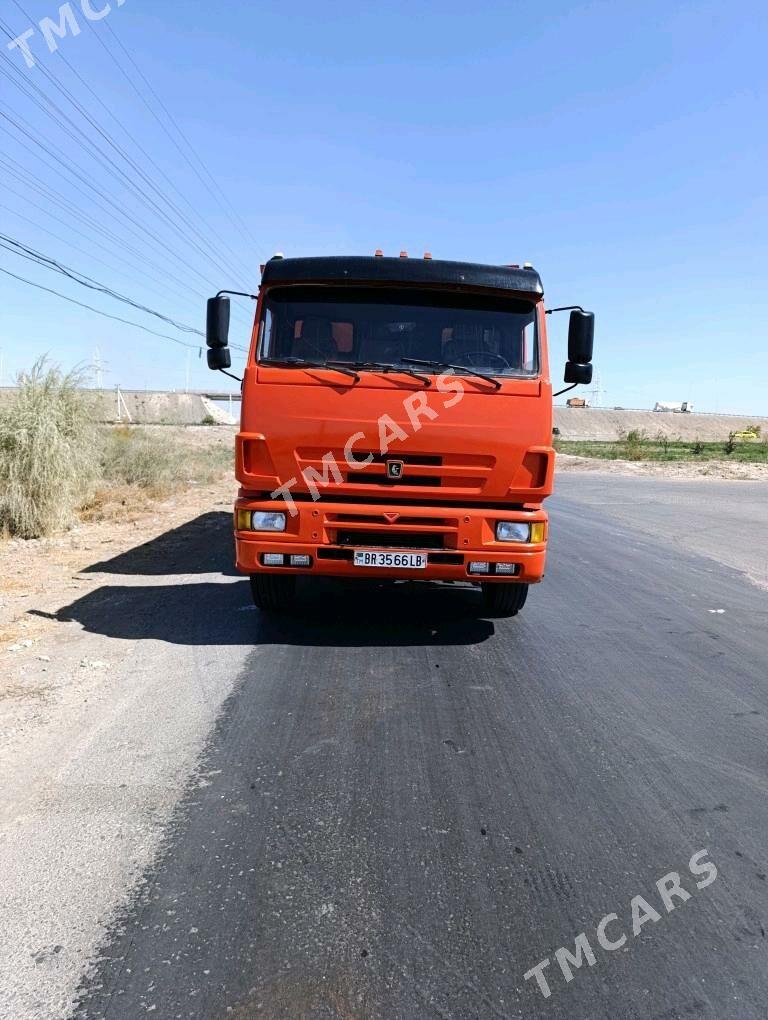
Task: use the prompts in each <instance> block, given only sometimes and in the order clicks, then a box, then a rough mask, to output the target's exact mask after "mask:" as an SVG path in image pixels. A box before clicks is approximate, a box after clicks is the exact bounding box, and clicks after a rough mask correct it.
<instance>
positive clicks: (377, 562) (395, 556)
mask: <svg viewBox="0 0 768 1020" xmlns="http://www.w3.org/2000/svg"><path fill="white" fill-rule="evenodd" d="M354 564H355V566H356V567H395V568H397V567H400V568H401V569H403V568H404V569H406V570H423V569H424V568H425V567H426V565H427V554H426V553H412V552H378V551H376V550H375V549H356V550H355V558H354Z"/></svg>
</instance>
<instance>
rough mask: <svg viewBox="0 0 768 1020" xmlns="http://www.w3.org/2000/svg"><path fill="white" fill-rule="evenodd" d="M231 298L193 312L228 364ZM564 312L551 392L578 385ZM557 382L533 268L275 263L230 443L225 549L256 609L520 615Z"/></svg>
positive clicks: (548, 475) (582, 371) (532, 562)
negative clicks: (362, 586)
mask: <svg viewBox="0 0 768 1020" xmlns="http://www.w3.org/2000/svg"><path fill="white" fill-rule="evenodd" d="M228 321H229V300H228V297H227V296H226V294H225V293H224V292H222V293H220V294H219V295H217V297H215V298H212V299H211V300H210V301H209V303H208V329H207V341H208V345H209V348H210V350H209V352H208V362H209V365H210V367H212V368H218V369H224V370H226V369H227V368H228V367H229V366H230V356H229V351H228V350H227V330H228ZM592 331H593V317H592V316H591V314H590V313H586V312H583V311H582V310H580V309H575V310H573V311H572V312H571V324H570V329H569V361H568V364H567V366H566V381H567V382H570V383H571V384H572V385H576V384H577V383H579V382H588V381H589V379H590V378H591V356H592ZM554 466H555V455H554V451H553V448H552V384H551V381H550V374H549V364H548V356H547V331H546V319H545V309H544V302H543V287H542V283H541V279H540V277H539V274H538V273H537V272H536V271H535V270H534V269H533V268H532V267H530V266H528V265H526V266H524V267H519V266H491V265H479V264H474V263H465V262H452V261H443V260H437V259H432V258H430V257H425V258H424V259H411V258H408V257H406V256H405V253H403V255H402V256H401V257H400V258H385V257H384V256H382V255H380V254H378V253H377V255H375V256H371V257H360V256H350V257H345V256H335V257H312V258H290V259H288V258H283V257H281V256H276V257H275V258H273V259H271V260H270V261H269V262H268V263H267V264H266V265H265V266H264V267H263V271H262V277H261V286H260V288H259V293H258V295H257V306H256V315H255V323H254V329H253V335H252V341H251V347H250V352H249V355H248V361H247V364H246V367H245V372H244V377H243V380H242V412H241V422H240V430H239V432H238V435H237V438H236V474H237V479H238V481H239V484H240V490H239V495H238V498H237V502H236V505H235V514H234V527H235V550H236V561H237V567H238V570H240V571H241V572H242V573H244V574H247V575H249V577H250V579H251V587H252V591H253V596H254V599H255V601H256V603H257V605H258V606H260V607H261V608H262V609H266V610H272V611H284V610H286V609H288V608H290V606H291V604H292V602H293V599H294V595H295V588H296V580H297V577H298V576H299V575H310V576H321V575H323V576H331V577H336V578H343V579H349V580H350V581H353V580H354V579H359V578H378V579H386V578H390V579H403V580H405V579H407V580H429V581H445V582H461V583H464V584H467V583H469V584H476V585H480V586H481V588H482V593H483V603H484V610H485V612H487V613H490V614H493V615H501V616H511V615H514V614H516V613H517V612H518V611H519V610H520V609H521V608H522V606H523V604H524V602H525V599H526V595H527V592H528V587H529V585H531V584H535V583H537V582H539V581H541V579H542V578H543V576H544V567H545V560H546V549H547V535H548V519H547V513H546V511H545V509H544V506H543V503H544V500H545V499H546V498H547V496H549V495H550V494H551V492H552V486H553V476H554Z"/></svg>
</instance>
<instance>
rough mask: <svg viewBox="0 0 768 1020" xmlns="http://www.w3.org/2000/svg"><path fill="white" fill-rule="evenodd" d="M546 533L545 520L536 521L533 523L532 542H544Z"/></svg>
mask: <svg viewBox="0 0 768 1020" xmlns="http://www.w3.org/2000/svg"><path fill="white" fill-rule="evenodd" d="M545 533H546V525H545V523H544V521H534V522H533V524H532V525H531V542H543V541H544V535H545Z"/></svg>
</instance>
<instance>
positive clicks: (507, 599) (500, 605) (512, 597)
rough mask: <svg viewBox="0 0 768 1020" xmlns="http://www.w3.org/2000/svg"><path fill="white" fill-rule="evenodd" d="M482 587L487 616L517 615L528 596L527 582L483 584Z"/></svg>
mask: <svg viewBox="0 0 768 1020" xmlns="http://www.w3.org/2000/svg"><path fill="white" fill-rule="evenodd" d="M482 588H483V608H484V609H485V612H486V614H487V615H488V616H498V617H502V616H517V614H518V613H519V612H520V610H521V609H522V608H523V606H524V605H525V600H526V599H527V598H528V585H527V584H511V583H510V584H504V583H501V584H484V585H483V586H482Z"/></svg>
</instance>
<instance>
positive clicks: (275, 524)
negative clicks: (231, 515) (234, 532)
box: [237, 510, 285, 531]
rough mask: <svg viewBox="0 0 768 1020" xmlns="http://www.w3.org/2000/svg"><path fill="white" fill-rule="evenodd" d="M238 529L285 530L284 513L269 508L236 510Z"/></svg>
mask: <svg viewBox="0 0 768 1020" xmlns="http://www.w3.org/2000/svg"><path fill="white" fill-rule="evenodd" d="M237 529H238V531H285V514H280V513H274V512H273V511H271V510H254V511H253V512H251V511H250V510H238V511H237Z"/></svg>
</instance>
